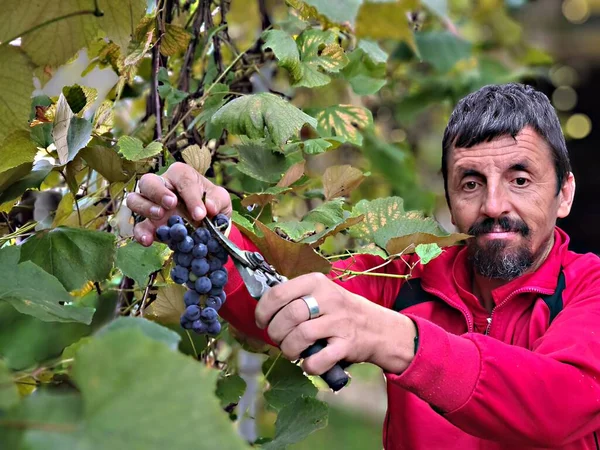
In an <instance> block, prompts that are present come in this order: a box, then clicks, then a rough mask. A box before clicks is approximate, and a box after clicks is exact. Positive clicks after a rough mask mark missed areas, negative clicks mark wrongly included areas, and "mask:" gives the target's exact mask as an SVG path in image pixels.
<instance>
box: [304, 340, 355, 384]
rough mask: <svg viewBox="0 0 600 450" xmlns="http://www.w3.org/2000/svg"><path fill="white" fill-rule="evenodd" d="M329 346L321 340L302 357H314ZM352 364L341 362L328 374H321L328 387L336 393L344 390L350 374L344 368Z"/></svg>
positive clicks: (305, 351) (325, 341)
mask: <svg viewBox="0 0 600 450" xmlns="http://www.w3.org/2000/svg"><path fill="white" fill-rule="evenodd" d="M326 346H327V340H325V339H319V340H318V341H317V342H315V343H314V344H313V345H311V346H310V347H308V348H307V349H306V350H304V351H303V352H302V353H301V354H300V356H302V357H303V358H308V357H309V356H312V355H314V354H315V353H318V352H320V351H321V350H323V349H324V348H325V347H326ZM349 365H350V364H349V363H347V362H346V361H340V362H338V363H337V364H336V365H335V366H333V367H332V368H331V369H329V370H328V371H327V372H325V373H323V374H321V378H323V380H324V381H325V383H327V385H328V386H329V387H330V388H331V389H333V390H334V391H335V392H337V391H339V390H340V389H342V388H343V387H344V386H346V384H348V380H349V377H348V374H347V373H346V372H345V371H344V369H343V367H348V366H349ZM342 366H343V367H342Z"/></svg>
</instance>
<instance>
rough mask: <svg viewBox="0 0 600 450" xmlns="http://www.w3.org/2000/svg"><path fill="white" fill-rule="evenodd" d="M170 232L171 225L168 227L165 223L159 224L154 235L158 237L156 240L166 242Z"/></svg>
mask: <svg viewBox="0 0 600 450" xmlns="http://www.w3.org/2000/svg"><path fill="white" fill-rule="evenodd" d="M170 232H171V227H168V226H167V225H161V226H160V227H158V229H157V230H156V237H157V238H158V240H159V241H160V242H168V241H169V239H170V238H171V234H170Z"/></svg>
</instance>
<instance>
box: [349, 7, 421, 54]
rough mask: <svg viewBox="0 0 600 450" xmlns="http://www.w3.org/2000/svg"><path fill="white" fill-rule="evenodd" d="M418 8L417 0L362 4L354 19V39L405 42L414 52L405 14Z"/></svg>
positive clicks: (410, 29)
mask: <svg viewBox="0 0 600 450" xmlns="http://www.w3.org/2000/svg"><path fill="white" fill-rule="evenodd" d="M418 6H419V2H418V1H417V0H398V1H395V2H394V1H392V2H376V3H370V2H366V3H363V5H362V6H361V7H360V9H359V11H358V16H357V18H356V37H358V38H371V39H396V40H398V41H405V42H406V43H407V44H408V45H409V46H410V47H411V48H412V49H413V50H415V51H416V45H415V38H414V35H413V31H412V28H411V25H410V22H409V20H408V16H407V13H409V12H411V11H414V10H415V9H416V8H418Z"/></svg>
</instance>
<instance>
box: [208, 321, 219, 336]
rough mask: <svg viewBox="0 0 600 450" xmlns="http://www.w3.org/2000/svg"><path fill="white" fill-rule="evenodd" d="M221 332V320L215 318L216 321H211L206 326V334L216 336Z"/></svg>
mask: <svg viewBox="0 0 600 450" xmlns="http://www.w3.org/2000/svg"><path fill="white" fill-rule="evenodd" d="M220 332H221V322H219V321H218V320H215V321H214V322H211V323H209V324H208V326H207V327H206V334H210V335H211V336H216V335H217V334H219V333H220Z"/></svg>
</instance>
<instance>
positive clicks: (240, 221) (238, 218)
mask: <svg viewBox="0 0 600 450" xmlns="http://www.w3.org/2000/svg"><path fill="white" fill-rule="evenodd" d="M231 221H232V222H233V223H235V224H236V225H238V226H240V227H242V228H244V229H246V230H248V231H250V232H254V225H253V224H252V222H250V221H249V220H248V219H246V218H245V217H244V216H242V215H241V214H240V213H239V212H237V211H235V210H234V211H233V213H232V214H231Z"/></svg>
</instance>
